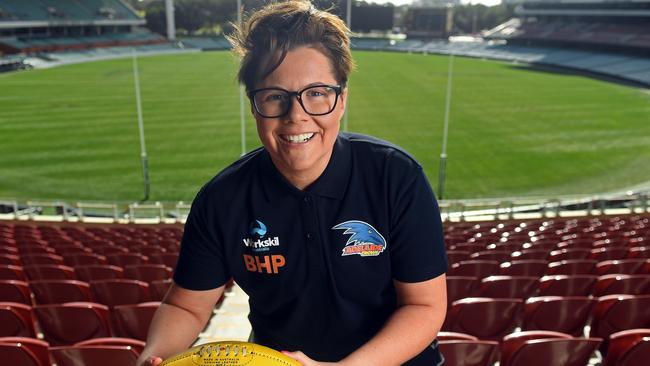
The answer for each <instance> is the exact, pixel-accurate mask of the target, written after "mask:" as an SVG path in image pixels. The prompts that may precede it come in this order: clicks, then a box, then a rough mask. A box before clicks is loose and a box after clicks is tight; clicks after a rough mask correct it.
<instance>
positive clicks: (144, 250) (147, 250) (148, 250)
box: [130, 245, 167, 257]
mask: <svg viewBox="0 0 650 366" xmlns="http://www.w3.org/2000/svg"><path fill="white" fill-rule="evenodd" d="M130 249H131V251H133V252H135V253H139V254H142V255H144V256H146V257H149V256H151V255H153V254H162V253H165V252H167V249H165V248H163V247H159V246H157V245H143V246H141V247H140V248H137V249H136V248H130Z"/></svg>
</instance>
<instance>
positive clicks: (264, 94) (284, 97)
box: [254, 85, 337, 118]
mask: <svg viewBox="0 0 650 366" xmlns="http://www.w3.org/2000/svg"><path fill="white" fill-rule="evenodd" d="M293 95H294V93H290V92H287V91H285V90H282V89H266V90H260V91H259V92H257V93H255V97H254V102H255V107H256V108H257V111H258V113H260V114H261V115H262V116H265V117H269V118H272V117H279V116H283V115H285V114H286V113H287V112H288V111H289V108H291V99H292V98H293ZM298 97H299V102H300V104H301V105H302V108H303V109H304V110H305V112H307V113H309V114H312V115H322V114H327V113H330V112H331V111H332V110H333V109H334V106H335V105H336V98H337V93H336V89H334V88H332V87H330V86H325V85H321V86H313V87H311V88H307V89H304V90H302V91H301V92H300V94H298Z"/></svg>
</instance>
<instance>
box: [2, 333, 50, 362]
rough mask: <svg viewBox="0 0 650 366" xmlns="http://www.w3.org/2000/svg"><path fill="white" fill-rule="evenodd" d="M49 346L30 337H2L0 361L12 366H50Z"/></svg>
mask: <svg viewBox="0 0 650 366" xmlns="http://www.w3.org/2000/svg"><path fill="white" fill-rule="evenodd" d="M49 346H50V345H49V344H48V343H47V342H45V341H42V340H38V339H34V338H28V337H0V360H2V363H3V365H11V366H50V365H51V364H50V355H49V351H48V348H49Z"/></svg>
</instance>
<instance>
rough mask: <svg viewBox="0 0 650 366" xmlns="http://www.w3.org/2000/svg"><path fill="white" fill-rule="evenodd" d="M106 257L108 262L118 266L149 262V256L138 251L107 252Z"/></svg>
mask: <svg viewBox="0 0 650 366" xmlns="http://www.w3.org/2000/svg"><path fill="white" fill-rule="evenodd" d="M106 259H108V263H109V264H112V265H114V266H120V267H126V266H129V265H139V264H147V263H148V262H149V257H147V256H145V255H142V254H138V253H116V254H108V255H107V256H106Z"/></svg>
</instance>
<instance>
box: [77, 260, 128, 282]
mask: <svg viewBox="0 0 650 366" xmlns="http://www.w3.org/2000/svg"><path fill="white" fill-rule="evenodd" d="M74 271H75V273H76V274H77V277H78V278H79V279H80V280H82V281H86V282H91V281H99V280H116V279H120V278H124V269H123V268H122V267H118V266H113V265H110V264H89V265H83V266H75V267H74Z"/></svg>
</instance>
